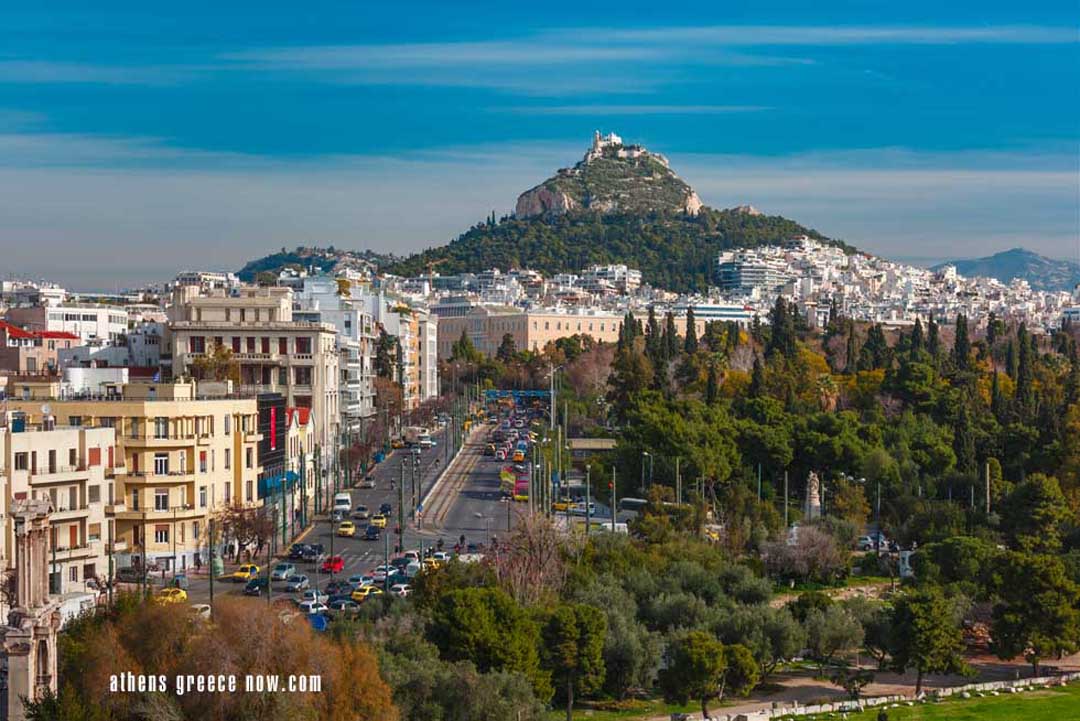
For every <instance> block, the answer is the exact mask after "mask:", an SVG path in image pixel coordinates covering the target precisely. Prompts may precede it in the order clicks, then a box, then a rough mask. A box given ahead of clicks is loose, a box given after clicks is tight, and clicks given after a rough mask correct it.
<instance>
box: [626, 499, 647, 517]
mask: <svg viewBox="0 0 1080 721" xmlns="http://www.w3.org/2000/svg"><path fill="white" fill-rule="evenodd" d="M647 505H649V502H648V501H647V500H645V499H644V498H620V499H619V510H620V511H629V512H632V513H638V514H640V513H641V512H642V511H644V510H645V506H647Z"/></svg>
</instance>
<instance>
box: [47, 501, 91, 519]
mask: <svg viewBox="0 0 1080 721" xmlns="http://www.w3.org/2000/svg"><path fill="white" fill-rule="evenodd" d="M89 512H90V505H89V504H87V503H80V504H77V505H74V506H72V505H69V504H61V505H58V506H57V507H56V508H54V509H53V512H52V515H51V516H50V519H51V520H53V521H69V520H71V519H73V518H82V517H83V516H86V515H87V514H88V513H89Z"/></svg>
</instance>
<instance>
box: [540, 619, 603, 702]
mask: <svg viewBox="0 0 1080 721" xmlns="http://www.w3.org/2000/svg"><path fill="white" fill-rule="evenodd" d="M542 638H543V644H544V646H543V649H544V665H545V666H546V668H547V669H548V670H549V671H550V672H551V680H552V683H553V684H554V685H555V688H556V689H557V690H559V691H561V692H562V694H563V697H564V699H565V701H566V721H572V720H573V715H574V696H575V695H576V694H582V693H591V692H593V691H596V690H597V689H599V688H600V687H601V685H602V684H603V682H604V655H603V651H604V643H605V641H606V638H607V620H606V619H605V617H604V613H603V612H602V611H601V610H600V609H599V608H596V607H595V606H587V605H585V604H573V605H561V606H558V607H557V608H556V609H555V610H554V611H552V612H551V615H550V616H549V617H548V619H547V622H546V623H545V624H544V628H543V633H542Z"/></svg>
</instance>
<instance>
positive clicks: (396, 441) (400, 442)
mask: <svg viewBox="0 0 1080 721" xmlns="http://www.w3.org/2000/svg"><path fill="white" fill-rule="evenodd" d="M390 447H391V448H404V447H405V441H403V440H401V439H400V438H395V439H394V440H392V441H390Z"/></svg>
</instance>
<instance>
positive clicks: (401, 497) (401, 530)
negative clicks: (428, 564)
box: [397, 458, 406, 552]
mask: <svg viewBox="0 0 1080 721" xmlns="http://www.w3.org/2000/svg"><path fill="white" fill-rule="evenodd" d="M405 463H406V460H405V459H404V458H402V459H401V483H399V484H398V509H397V518H398V544H397V545H398V551H399V552H400V551H404V550H405Z"/></svg>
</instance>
